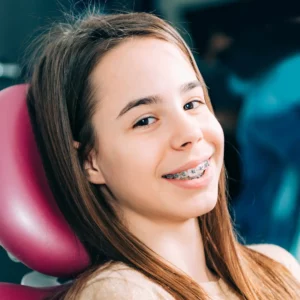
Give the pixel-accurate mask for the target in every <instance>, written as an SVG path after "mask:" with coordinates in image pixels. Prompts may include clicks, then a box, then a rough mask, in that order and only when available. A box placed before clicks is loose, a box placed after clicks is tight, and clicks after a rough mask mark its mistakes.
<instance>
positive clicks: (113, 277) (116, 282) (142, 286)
mask: <svg viewBox="0 0 300 300" xmlns="http://www.w3.org/2000/svg"><path fill="white" fill-rule="evenodd" d="M98 299H110V300H125V299H126V300H140V299H145V300H159V299H170V300H171V299H173V298H172V297H171V295H169V294H168V293H167V292H166V291H165V290H163V289H162V288H161V287H160V286H158V285H156V284H155V283H154V282H152V281H151V280H149V279H148V278H147V277H146V276H144V275H143V274H142V273H140V272H138V271H136V270H134V269H132V268H130V267H128V266H126V265H125V264H123V263H116V264H113V266H109V267H108V268H105V269H104V270H103V269H102V270H100V271H99V272H96V274H95V276H94V277H93V278H92V279H91V280H90V281H89V282H88V283H87V284H86V286H85V287H84V289H83V291H82V292H81V293H80V296H79V297H78V300H98Z"/></svg>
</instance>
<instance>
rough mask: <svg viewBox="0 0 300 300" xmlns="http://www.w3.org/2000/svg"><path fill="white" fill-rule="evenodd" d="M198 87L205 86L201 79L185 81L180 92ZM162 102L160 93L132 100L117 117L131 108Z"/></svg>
mask: <svg viewBox="0 0 300 300" xmlns="http://www.w3.org/2000/svg"><path fill="white" fill-rule="evenodd" d="M196 87H201V88H203V85H202V83H201V82H200V81H199V80H194V81H191V82H187V83H184V84H183V85H181V86H180V88H179V92H180V94H184V93H187V92H188V91H190V90H192V89H194V88H196ZM162 102H163V101H162V98H161V97H160V96H159V95H152V96H147V97H143V98H140V99H136V100H132V101H130V102H128V103H127V104H126V105H125V107H124V108H123V109H122V110H121V111H120V113H119V115H118V116H117V119H118V118H120V117H121V116H123V115H124V114H125V113H127V112H128V111H129V110H131V109H132V108H134V107H138V106H140V105H151V104H158V103H162Z"/></svg>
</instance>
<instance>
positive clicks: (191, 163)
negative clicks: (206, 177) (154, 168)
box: [166, 155, 211, 175]
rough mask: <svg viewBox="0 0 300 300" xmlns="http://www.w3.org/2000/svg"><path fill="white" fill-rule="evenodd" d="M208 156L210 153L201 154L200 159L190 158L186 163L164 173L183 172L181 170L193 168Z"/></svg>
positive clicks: (208, 157)
mask: <svg viewBox="0 0 300 300" xmlns="http://www.w3.org/2000/svg"><path fill="white" fill-rule="evenodd" d="M210 157H211V156H210V155H206V156H203V157H202V158H201V159H197V160H191V161H189V162H188V163H186V164H184V165H182V166H181V167H179V168H177V169H175V170H172V171H170V172H169V173H166V175H167V174H175V173H179V172H183V171H186V170H189V169H194V168H196V167H197V166H198V165H200V164H201V163H203V162H204V161H206V160H209V159H210Z"/></svg>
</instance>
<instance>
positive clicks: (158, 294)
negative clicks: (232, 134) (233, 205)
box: [28, 13, 300, 300]
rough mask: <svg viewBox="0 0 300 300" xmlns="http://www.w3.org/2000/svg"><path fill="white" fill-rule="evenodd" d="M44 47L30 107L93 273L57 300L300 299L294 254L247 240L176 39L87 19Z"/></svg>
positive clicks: (166, 29) (220, 145) (217, 131)
mask: <svg viewBox="0 0 300 300" xmlns="http://www.w3.org/2000/svg"><path fill="white" fill-rule="evenodd" d="M40 45H41V47H38V48H37V49H36V52H35V53H34V55H33V58H34V65H33V70H32V76H31V79H30V89H29V91H28V108H29V111H30V116H31V120H32V124H33V127H34V131H35V136H36V140H37V143H38V146H39V149H40V152H41V155H42V158H43V164H44V167H45V171H46V174H47V177H48V180H49V184H50V185H51V188H52V191H53V193H54V196H55V198H56V199H57V203H58V205H59V207H60V209H61V211H62V212H63V214H64V216H65V218H66V219H67V220H68V222H69V223H70V225H71V226H72V228H73V230H74V232H75V233H76V234H77V235H78V237H79V238H80V240H81V241H82V243H83V244H84V245H85V247H86V249H87V251H88V252H89V254H90V257H91V261H92V264H91V266H90V268H89V269H88V270H86V272H84V273H83V274H81V276H79V278H78V279H77V280H75V281H74V282H73V284H72V286H71V287H70V288H69V289H68V290H66V291H65V292H64V293H63V294H61V295H58V296H57V299H80V300H83V299H84V300H87V299H90V300H96V299H109V300H114V299H134V300H141V299H143V300H147V299H188V300H193V299H265V300H271V299H273V300H275V299H276V300H278V299H299V297H300V283H299V280H300V268H299V265H298V263H297V262H296V260H295V259H294V258H293V257H292V256H291V255H290V254H289V253H288V252H287V251H285V250H284V249H282V248H279V247H277V246H273V245H257V246H244V245H241V244H240V243H239V242H238V241H237V237H236V235H235V233H234V231H233V228H232V224H231V221H230V216H229V213H228V208H227V202H226V191H225V171H224V166H223V152H224V138H223V132H222V129H221V127H220V124H219V123H218V121H217V120H216V118H215V116H214V114H213V110H212V106H211V103H210V100H209V96H208V93H207V89H206V86H205V83H204V81H203V79H202V77H201V74H200V72H199V70H198V68H197V66H196V64H195V60H194V58H193V55H192V53H191V51H190V50H189V48H188V46H187V45H186V44H185V42H184V41H183V39H182V38H181V37H180V35H179V34H178V32H177V31H176V30H175V29H174V28H173V27H171V26H170V25H169V24H168V23H166V22H165V21H163V20H161V19H160V18H158V17H156V16H154V15H151V14H146V13H128V14H116V15H105V16H103V15H97V14H88V15H86V16H85V17H82V18H81V19H77V20H75V21H72V22H71V23H69V24H58V25H57V26H55V27H53V29H52V30H51V31H50V32H49V33H48V34H46V35H44V37H43V41H42V43H40ZM224 100H225V99H224ZM253 163H255V162H253ZM253 222H255V220H253Z"/></svg>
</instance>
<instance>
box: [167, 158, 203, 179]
mask: <svg viewBox="0 0 300 300" xmlns="http://www.w3.org/2000/svg"><path fill="white" fill-rule="evenodd" d="M208 167H209V161H208V160H205V161H204V162H202V163H201V164H199V165H198V166H197V167H196V168H193V169H188V170H186V171H182V172H179V173H175V174H166V175H163V176H162V177H163V178H166V179H176V180H193V179H198V178H200V177H202V176H203V175H204V173H205V170H206V169H207V168H208Z"/></svg>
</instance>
